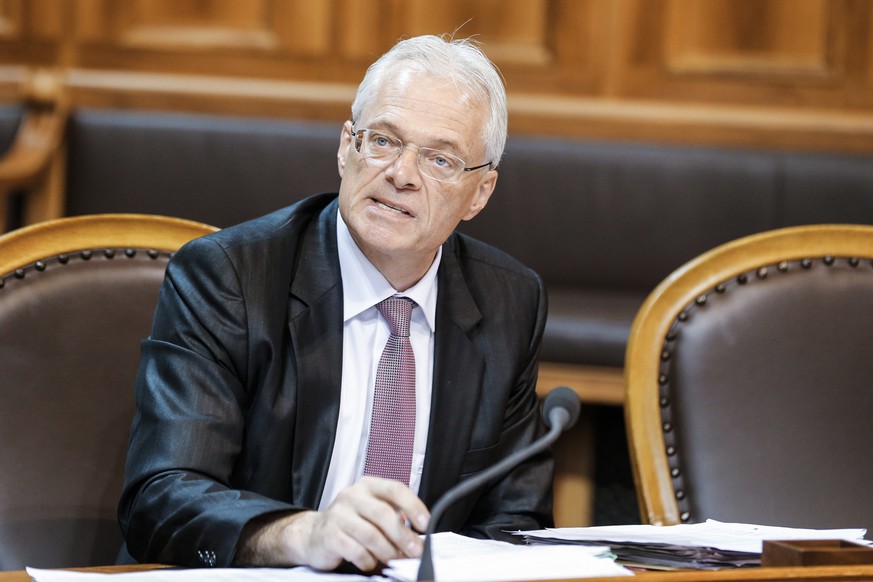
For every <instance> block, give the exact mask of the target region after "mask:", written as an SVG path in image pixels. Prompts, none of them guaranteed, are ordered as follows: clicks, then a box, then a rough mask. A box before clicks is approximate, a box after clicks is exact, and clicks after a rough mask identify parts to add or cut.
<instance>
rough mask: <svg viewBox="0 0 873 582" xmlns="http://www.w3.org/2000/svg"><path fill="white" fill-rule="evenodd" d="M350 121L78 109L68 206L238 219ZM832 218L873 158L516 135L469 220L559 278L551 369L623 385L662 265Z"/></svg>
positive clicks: (283, 193) (477, 231)
mask: <svg viewBox="0 0 873 582" xmlns="http://www.w3.org/2000/svg"><path fill="white" fill-rule="evenodd" d="M8 117H9V116H8V115H7V116H6V117H5V118H4V117H3V116H0V140H2V139H3V127H4V123H5V124H6V125H8V123H7V122H6V121H4V119H7V121H8ZM339 135H340V125H339V124H338V123H337V124H325V123H307V122H302V121H301V122H291V121H285V120H275V119H251V118H233V117H227V116H211V115H192V114H170V113H155V112H132V111H126V110H125V111H121V110H117V111H116V110H99V109H80V110H77V111H74V112H73V113H72V114H71V116H70V118H69V122H68V127H67V133H66V146H67V152H68V153H67V155H68V161H67V179H66V213H67V214H68V215H79V214H89V213H97V212H144V213H155V214H168V215H173V216H180V217H184V218H190V219H194V220H199V221H202V222H206V223H209V224H213V225H216V226H219V227H225V226H228V225H230V224H234V223H237V222H240V221H243V220H246V219H249V218H253V217H255V216H258V215H261V214H264V213H267V212H270V211H271V210H274V209H276V208H279V207H281V206H284V205H286V204H290V203H292V202H294V201H296V200H299V199H300V198H302V197H304V196H306V195H308V194H312V193H315V192H321V191H335V190H336V189H337V187H338V185H339V177H338V175H337V171H336V149H337V143H338V139H339ZM820 222H859V223H873V158H865V157H853V156H847V155H828V154H809V153H792V152H777V151H763V150H762V151H746V150H744V151H740V150H728V149H715V148H694V147H666V146H661V145H655V144H635V143H614V142H613V143H606V142H603V143H598V142H589V141H584V140H567V139H558V138H546V137H528V136H512V137H510V140H509V142H508V144H507V148H506V154H505V157H504V159H503V162H502V164H501V167H500V178H499V180H498V184H497V189H496V191H495V193H494V196H493V197H492V200H491V202H490V204H489V206H488V207H487V208H486V209H485V211H484V212H483V213H482V214H481V215H480V216H478V217H477V218H476V219H474V220H473V221H471V222H469V223H464V224H462V226H461V230H462V231H464V232H467V233H469V234H471V235H473V236H476V237H477V238H480V239H482V240H485V241H487V242H490V243H492V244H494V245H496V246H498V247H500V248H502V249H504V250H506V251H508V252H509V253H511V254H512V255H514V256H515V257H517V258H518V259H520V260H521V261H523V262H524V263H526V264H528V265H529V266H531V267H533V268H534V269H536V270H537V271H538V272H539V273H540V274H541V275H542V276H543V278H544V280H545V281H546V284H547V287H548V291H549V299H550V309H549V321H548V324H547V328H546V336H545V340H544V345H543V352H542V359H543V361H544V362H546V364H545V367H544V369H545V370H546V373H548V366H549V365H550V364H554V363H557V364H563V365H566V366H570V367H572V368H571V369H583V370H584V369H589V368H590V367H593V368H590V369H594V370H601V371H602V370H606V371H608V374H611V375H608V380H609V382H611V383H612V385H613V387H614V388H615V390H618V391H620V389H621V382H620V370H621V366H622V364H623V361H624V349H625V343H626V340H627V336H628V332H629V329H630V325H631V322H632V319H633V317H634V315H635V313H636V310H637V308H638V307H639V306H640V304H641V303H642V301H643V299H644V298H645V296H646V294H647V293H648V292H649V291H650V290H651V289H652V288H654V286H655V285H656V284H657V283H658V282H659V281H660V280H661V279H663V278H664V277H666V276H667V275H669V274H670V272H671V271H673V270H674V269H675V268H677V267H679V266H680V265H681V264H682V263H683V262H685V261H687V260H688V259H691V258H692V257H694V256H695V255H697V254H699V253H701V252H703V251H705V250H708V249H710V248H712V247H714V246H716V245H718V244H721V243H723V242H726V241H728V240H731V239H734V238H737V237H740V236H743V235H747V234H750V233H754V232H759V231H763V230H768V229H772V228H776V227H781V226H787V225H794V224H806V223H820ZM575 367H581V368H575ZM600 378H601V380H602V379H603V376H601V377H600ZM564 380H566V378H564ZM571 381H572V380H571ZM585 381H586V379H585V375H584V373H583V374H582V375H581V376H577V377H576V383H577V384H584V383H585ZM576 387H577V388H580V386H576ZM580 389H581V390H583V391H584V389H585V388H584V386H582V387H581V388H580ZM620 398H621V396H620V394H618V395H617V396H616V395H615V394H613V396H610V397H608V398H606V400H607V401H611V402H616V401H620ZM595 400H596V398H595Z"/></svg>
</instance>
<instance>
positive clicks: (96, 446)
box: [0, 215, 215, 570]
mask: <svg viewBox="0 0 873 582" xmlns="http://www.w3.org/2000/svg"><path fill="white" fill-rule="evenodd" d="M214 230H215V229H214V228H212V227H209V226H206V225H203V224H200V223H195V222H190V221H184V220H179V219H172V218H165V217H157V216H145V215H94V216H84V217H77V218H67V219H60V220H56V221H50V222H45V223H41V224H37V225H35V226H32V227H28V228H24V229H20V230H17V231H13V232H11V233H8V234H7V235H5V236H2V237H0V378H2V381H0V467H2V472H0V570H11V569H20V568H23V567H24V566H37V567H55V566H88V565H102V564H111V563H113V562H114V560H115V558H116V555H117V554H118V551H119V548H120V547H121V545H122V537H121V534H120V531H119V528H118V525H117V518H116V505H117V502H118V497H119V495H120V490H121V479H122V475H123V467H124V457H125V452H126V450H127V441H128V434H129V431H130V423H131V420H132V417H133V409H134V391H133V384H134V376H135V375H136V370H137V366H138V361H139V342H140V341H141V340H142V339H143V338H144V337H146V336H147V335H148V333H149V329H150V325H151V317H152V312H153V311H154V307H155V303H156V299H157V293H158V288H159V286H160V284H161V281H162V280H163V276H164V270H165V267H166V264H167V260H168V258H169V257H170V254H171V253H172V252H173V251H174V250H176V249H178V247H179V246H181V245H182V244H183V243H184V242H186V241H188V240H190V239H191V238H194V237H196V236H200V235H202V234H206V233H208V232H212V231H214Z"/></svg>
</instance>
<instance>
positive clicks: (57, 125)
mask: <svg viewBox="0 0 873 582" xmlns="http://www.w3.org/2000/svg"><path fill="white" fill-rule="evenodd" d="M22 98H23V101H24V103H25V107H26V111H25V114H24V119H23V120H22V122H21V125H20V126H19V128H18V132H17V133H16V135H15V140H14V142H13V143H12V145H11V147H10V148H9V149H8V150H7V151H6V153H5V154H4V155H3V156H2V157H0V203H3V204H5V200H2V199H5V197H6V195H8V193H9V192H11V191H14V190H17V189H20V188H26V187H31V186H33V185H35V184H37V183H38V182H39V181H40V180H42V179H43V178H44V177H45V175H46V173H47V171H48V169H49V167H50V165H51V161H52V159H53V158H54V157H55V156H56V155H57V153H58V150H59V149H60V147H61V144H62V142H63V137H64V130H65V128H66V124H67V118H68V117H69V111H70V108H69V102H68V99H67V96H66V94H65V91H64V86H63V83H62V81H61V79H60V77H59V76H58V75H57V74H55V73H52V72H47V71H36V72H35V73H33V74H32V75H31V76H30V77H29V78H28V79H27V80H26V81H25V82H24V84H23V86H22Z"/></svg>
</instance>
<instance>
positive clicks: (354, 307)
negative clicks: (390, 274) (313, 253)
mask: <svg viewBox="0 0 873 582" xmlns="http://www.w3.org/2000/svg"><path fill="white" fill-rule="evenodd" d="M336 238H337V250H338V251H339V262H340V274H341V275H342V280H343V321H344V322H346V321H348V320H350V319H352V318H353V317H356V316H358V315H360V314H361V313H363V312H364V311H366V310H367V309H369V308H371V307H373V306H374V305H376V304H377V303H379V302H380V301H382V300H384V299H387V298H388V297H391V296H392V295H402V296H404V297H409V298H410V299H412V300H413V301H415V302H416V303H417V304H418V306H419V307H420V308H421V313H422V314H424V317H425V320H426V321H427V325H428V327H430V330H431V332H433V331H434V330H435V329H436V297H437V277H436V274H437V270H438V269H439V265H440V260H441V259H442V256H443V248H442V246H440V248H439V249H437V254H436V257H435V258H434V260H433V263H431V265H430V268H429V269H428V270H427V273H425V274H424V277H422V278H421V280H420V281H419V282H418V283H416V284H415V285H413V286H412V287H410V288H409V289H407V290H406V291H403V292H399V291H397V290H396V289H394V288H393V287H392V286H391V284H390V283H389V282H388V280H387V279H385V277H384V276H383V275H382V273H380V272H379V270H378V269H377V268H376V267H375V266H373V263H371V262H370V260H369V259H368V258H367V257H366V256H365V255H364V253H363V252H362V251H361V249H360V248H358V245H357V244H356V243H355V240H354V239H353V238H352V234H351V233H350V232H349V227H348V226H347V225H346V223H345V221H343V218H342V215H340V213H339V210H337V218H336Z"/></svg>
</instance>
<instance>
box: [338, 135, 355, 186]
mask: <svg viewBox="0 0 873 582" xmlns="http://www.w3.org/2000/svg"><path fill="white" fill-rule="evenodd" d="M351 144H352V122H351V121H346V122H345V123H343V129H342V133H340V143H339V149H337V152H336V165H337V170H339V175H340V178H342V177H343V172H344V171H345V168H346V158H348V155H349V146H350V145H351Z"/></svg>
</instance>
